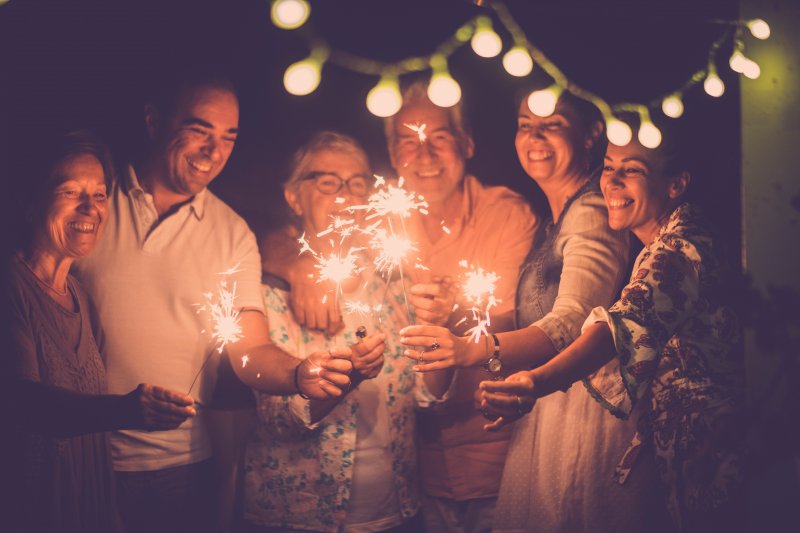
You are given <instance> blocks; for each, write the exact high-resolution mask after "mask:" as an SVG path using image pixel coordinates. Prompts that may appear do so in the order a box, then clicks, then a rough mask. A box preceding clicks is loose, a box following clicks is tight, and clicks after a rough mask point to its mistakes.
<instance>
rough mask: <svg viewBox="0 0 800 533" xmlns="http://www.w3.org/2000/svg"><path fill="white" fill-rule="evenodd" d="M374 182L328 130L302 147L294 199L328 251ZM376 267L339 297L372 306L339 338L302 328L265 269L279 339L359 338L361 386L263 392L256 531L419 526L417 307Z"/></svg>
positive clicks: (309, 344) (359, 152)
mask: <svg viewBox="0 0 800 533" xmlns="http://www.w3.org/2000/svg"><path fill="white" fill-rule="evenodd" d="M371 187H372V178H371V177H370V171H369V164H368V161H367V156H366V154H365V153H364V151H363V149H362V148H361V147H360V145H359V144H358V143H357V142H356V141H355V140H354V139H352V138H350V137H348V136H345V135H342V134H339V133H335V132H330V131H323V132H320V133H317V134H316V135H314V136H313V137H312V138H311V139H310V140H309V141H308V143H306V144H305V145H304V146H303V147H302V148H300V149H299V150H298V152H297V153H296V154H295V157H294V160H293V165H292V172H291V174H290V177H289V179H288V180H287V181H286V183H285V184H284V196H285V198H286V202H287V203H288V205H289V207H290V208H291V210H292V212H293V213H294V215H295V221H294V226H295V230H296V231H297V232H298V234H300V232H304V233H305V238H306V239H307V240H308V242H309V245H310V246H311V248H312V249H313V250H314V251H315V252H317V253H320V254H322V255H327V254H328V253H330V252H333V251H334V249H333V248H332V246H333V245H332V243H331V242H330V241H329V239H330V236H324V237H318V236H317V235H318V234H319V233H320V232H321V231H322V230H324V229H325V228H327V227H328V226H329V224H330V223H331V220H332V217H335V216H337V215H341V214H342V213H343V210H344V209H345V208H347V207H348V206H350V205H353V204H358V203H366V198H367V196H368V194H369V193H370V192H371ZM346 216H347V217H348V218H349V217H352V215H351V214H346ZM337 240H338V238H337ZM372 272H373V271H372V269H368V270H365V271H364V272H363V273H362V274H361V275H360V276H354V279H353V280H352V282H351V283H350V284H348V285H343V286H342V287H341V294H340V295H339V296H338V298H340V299H344V300H345V301H347V302H358V303H359V304H361V305H362V306H369V308H370V310H371V311H370V312H368V313H363V314H362V313H347V312H345V313H344V317H343V319H344V328H343V329H341V330H340V331H339V332H338V333H336V334H335V335H326V334H325V333H323V332H320V331H316V330H313V329H311V328H308V327H302V326H300V325H299V324H298V323H297V321H296V320H295V319H294V317H293V315H292V313H291V311H290V310H289V304H288V302H289V298H290V296H289V295H290V291H291V289H292V288H291V287H289V286H288V284H287V283H286V282H285V281H283V280H281V279H278V278H276V277H273V276H266V278H265V285H264V304H265V308H266V312H267V316H268V318H269V323H270V326H271V331H270V334H271V336H272V340H273V342H275V343H276V344H277V345H278V346H279V347H280V348H282V349H284V350H286V351H287V352H288V353H290V354H293V355H295V356H296V357H298V358H305V357H306V356H307V355H308V354H310V353H312V352H315V351H318V350H325V349H330V348H333V347H334V346H342V345H351V346H352V349H353V366H354V368H353V373H352V374H351V376H350V377H351V380H352V386H351V388H350V390H349V392H348V393H347V394H344V395H343V396H342V397H340V398H337V399H335V400H330V401H315V400H309V399H307V398H303V397H301V396H299V395H294V396H270V395H266V394H260V393H259V394H257V398H258V399H257V409H258V415H259V422H258V424H257V427H256V429H255V430H254V432H253V433H252V435H251V437H250V439H249V441H248V444H247V449H246V456H245V519H246V520H247V522H248V526H249V527H250V528H251V530H252V531H294V530H303V531H331V532H333V531H342V530H344V531H351V530H352V531H385V530H392V531H395V530H400V531H402V530H405V529H407V530H409V531H413V530H414V527H413V526H412V525H411V523H410V522H409V520H410V519H411V518H412V517H414V515H415V514H416V512H417V509H418V507H419V500H418V496H417V487H416V455H415V450H414V396H413V393H414V373H413V372H412V371H411V364H412V361H410V360H409V359H408V358H406V357H404V356H403V349H402V347H401V346H400V343H399V342H398V340H397V333H396V332H398V331H399V330H400V329H401V328H402V327H403V326H404V325H406V319H405V311H404V309H402V308H401V307H399V302H401V298H402V297H401V296H400V292H399V291H398V290H396V289H397V288H396V287H395V286H394V285H395V283H389V284H388V286H387V283H386V282H385V281H384V280H383V279H381V278H380V277H378V276H377V275H375V274H373V273H372ZM330 297H331V298H335V297H337V296H336V295H335V294H331V295H330ZM377 306H380V308H379V309H380V310H379V311H375V309H376V308H377ZM373 311H374V312H373ZM359 330H361V331H359ZM364 330H366V334H365V333H364ZM381 332H385V333H381Z"/></svg>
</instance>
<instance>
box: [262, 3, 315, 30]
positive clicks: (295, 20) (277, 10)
mask: <svg viewBox="0 0 800 533" xmlns="http://www.w3.org/2000/svg"><path fill="white" fill-rule="evenodd" d="M269 14H270V17H271V18H272V23H273V24H275V25H276V26H277V27H279V28H283V29H284V30H294V29H296V28H299V27H300V26H302V25H303V24H304V23H305V21H306V20H308V16H309V15H310V14H311V8H310V7H309V5H308V2H306V0H275V1H274V2H272V8H271V9H270V11H269Z"/></svg>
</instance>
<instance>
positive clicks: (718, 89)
mask: <svg viewBox="0 0 800 533" xmlns="http://www.w3.org/2000/svg"><path fill="white" fill-rule="evenodd" d="M703 89H705V91H706V93H708V95H709V96H713V97H714V98H718V97H720V96H722V94H723V93H724V92H725V84H724V83H723V82H722V80H721V79H720V78H719V76H717V73H716V72H710V73H709V74H708V76H706V80H705V81H704V82H703Z"/></svg>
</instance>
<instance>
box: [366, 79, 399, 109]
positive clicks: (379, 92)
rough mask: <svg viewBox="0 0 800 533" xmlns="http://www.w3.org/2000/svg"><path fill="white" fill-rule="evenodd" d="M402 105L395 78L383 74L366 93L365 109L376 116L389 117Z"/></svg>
mask: <svg viewBox="0 0 800 533" xmlns="http://www.w3.org/2000/svg"><path fill="white" fill-rule="evenodd" d="M402 105H403V98H402V96H401V95H400V87H399V86H398V85H397V78H392V77H389V76H384V77H383V78H381V81H379V82H378V84H377V85H376V86H375V87H373V88H372V89H371V90H370V91H369V93H368V94H367V109H369V112H370V113H372V114H373V115H375V116H378V117H383V118H385V117H391V116H392V115H394V114H395V113H397V112H398V111H400V106H402Z"/></svg>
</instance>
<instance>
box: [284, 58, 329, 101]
mask: <svg viewBox="0 0 800 533" xmlns="http://www.w3.org/2000/svg"><path fill="white" fill-rule="evenodd" d="M321 69H322V66H321V64H320V62H319V61H315V60H314V59H311V58H308V59H304V60H302V61H298V62H297V63H292V64H291V65H289V68H287V69H286V72H285V73H284V75H283V86H284V87H286V90H287V91H288V92H289V93H290V94H295V95H297V96H305V95H307V94H310V93H312V92H314V90H315V89H316V88H317V87H319V81H320V70H321Z"/></svg>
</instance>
